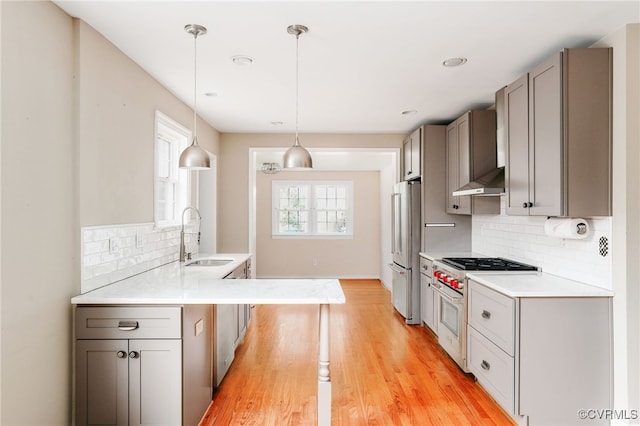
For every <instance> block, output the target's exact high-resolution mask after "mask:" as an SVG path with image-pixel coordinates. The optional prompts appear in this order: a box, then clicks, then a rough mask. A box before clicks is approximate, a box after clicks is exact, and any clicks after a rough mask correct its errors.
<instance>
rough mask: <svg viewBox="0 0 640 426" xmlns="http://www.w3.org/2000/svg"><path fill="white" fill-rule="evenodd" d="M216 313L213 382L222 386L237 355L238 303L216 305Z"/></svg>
mask: <svg viewBox="0 0 640 426" xmlns="http://www.w3.org/2000/svg"><path fill="white" fill-rule="evenodd" d="M214 313H215V318H214V327H213V328H214V333H215V343H214V351H215V362H214V368H213V375H214V377H213V384H214V386H220V383H221V382H222V379H223V378H224V376H225V374H227V371H228V370H229V367H230V366H231V363H232V362H233V359H234V357H235V342H236V340H237V331H238V328H237V318H238V305H215V307H214Z"/></svg>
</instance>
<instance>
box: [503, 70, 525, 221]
mask: <svg viewBox="0 0 640 426" xmlns="http://www.w3.org/2000/svg"><path fill="white" fill-rule="evenodd" d="M504 113H505V114H504V121H505V123H504V128H505V135H506V141H505V142H506V144H505V148H506V164H505V186H506V188H505V189H506V191H507V206H506V212H507V214H510V215H525V216H526V215H528V214H529V204H528V203H529V201H530V199H529V74H525V75H523V76H522V77H520V78H519V79H517V80H516V81H514V82H513V83H511V84H510V85H508V86H507V88H506V89H505V91H504Z"/></svg>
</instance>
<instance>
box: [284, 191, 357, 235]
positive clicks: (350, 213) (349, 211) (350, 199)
mask: <svg viewBox="0 0 640 426" xmlns="http://www.w3.org/2000/svg"><path fill="white" fill-rule="evenodd" d="M292 185H309V186H311V202H312V205H311V207H310V208H309V212H310V214H309V227H310V229H311V232H310V233H306V234H296V235H291V234H285V233H281V232H279V231H278V229H279V221H278V217H279V215H278V211H279V210H278V208H277V205H278V203H279V195H278V194H279V189H280V188H282V187H288V186H292ZM318 185H341V186H345V187H346V189H347V208H346V211H347V232H346V233H322V234H320V233H317V232H316V223H315V222H316V217H315V215H314V214H313V212H315V211H316V206H315V197H314V194H315V187H316V186H318ZM353 206H354V199H353V181H350V180H274V181H272V183H271V238H272V239H274V240H279V239H282V240H287V239H292V240H300V239H303V240H332V239H335V240H352V239H353V234H354V223H353V217H354V214H353V208H354V207H353Z"/></svg>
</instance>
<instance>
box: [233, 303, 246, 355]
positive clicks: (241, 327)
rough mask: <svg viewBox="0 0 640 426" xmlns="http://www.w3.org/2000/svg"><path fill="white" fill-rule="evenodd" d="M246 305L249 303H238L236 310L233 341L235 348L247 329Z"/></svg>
mask: <svg viewBox="0 0 640 426" xmlns="http://www.w3.org/2000/svg"><path fill="white" fill-rule="evenodd" d="M247 306H249V305H238V309H237V310H236V316H237V318H238V319H237V321H236V326H237V330H236V340H235V342H234V346H235V347H236V348H237V347H238V345H239V344H240V343H241V342H242V339H243V338H244V334H245V332H246V331H247Z"/></svg>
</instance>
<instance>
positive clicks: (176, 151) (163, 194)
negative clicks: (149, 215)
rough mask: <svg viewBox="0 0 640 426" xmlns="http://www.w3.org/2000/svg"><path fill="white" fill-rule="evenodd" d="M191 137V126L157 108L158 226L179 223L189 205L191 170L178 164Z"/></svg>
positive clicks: (156, 174) (156, 213) (156, 193)
mask: <svg viewBox="0 0 640 426" xmlns="http://www.w3.org/2000/svg"><path fill="white" fill-rule="evenodd" d="M190 138H191V132H190V131H189V130H188V129H186V128H184V127H182V126H181V125H180V124H178V123H176V122H175V121H173V120H172V119H170V118H169V117H167V116H166V115H164V114H162V113H161V112H158V111H156V118H155V197H154V210H155V211H154V218H155V222H156V225H157V226H172V225H179V224H180V221H181V218H180V214H181V212H182V210H184V208H185V207H186V206H188V205H189V199H190V194H191V179H190V173H189V172H188V171H186V170H182V169H180V168H179V167H178V159H179V158H180V153H181V152H182V151H183V150H184V149H185V148H186V147H187V143H188V142H189V139H190Z"/></svg>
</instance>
